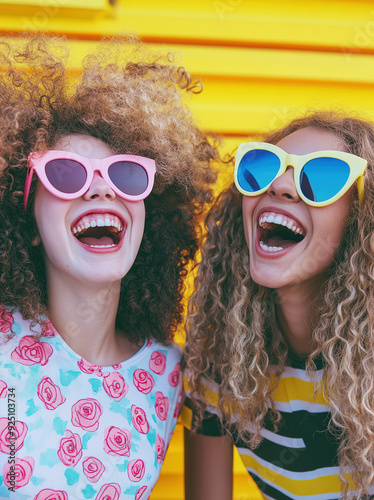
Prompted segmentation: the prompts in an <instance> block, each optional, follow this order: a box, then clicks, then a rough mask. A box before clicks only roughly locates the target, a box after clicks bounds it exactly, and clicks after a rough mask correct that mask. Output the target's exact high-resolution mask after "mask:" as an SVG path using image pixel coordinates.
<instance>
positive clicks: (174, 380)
mask: <svg viewBox="0 0 374 500" xmlns="http://www.w3.org/2000/svg"><path fill="white" fill-rule="evenodd" d="M180 373H181V364H180V363H177V364H176V365H175V367H174V370H173V371H172V372H171V373H169V377H168V381H169V384H170V385H171V386H172V387H177V385H178V384H179V377H180Z"/></svg>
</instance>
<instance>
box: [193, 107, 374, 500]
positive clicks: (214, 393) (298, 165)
mask: <svg viewBox="0 0 374 500" xmlns="http://www.w3.org/2000/svg"><path fill="white" fill-rule="evenodd" d="M265 141H266V142H265V143H249V144H244V145H241V146H240V147H239V150H238V153H237V155H236V171H235V184H236V185H234V184H233V185H231V186H230V187H229V188H228V189H227V190H226V191H224V192H223V193H222V194H221V196H220V197H219V199H218V200H217V202H216V203H215V205H214V206H213V208H212V209H211V211H210V213H209V214H208V217H207V231H208V233H207V238H206V242H205V246H204V249H203V254H202V262H201V264H200V268H199V274H198V277H197V280H196V291H195V293H194V295H193V297H192V300H191V304H190V314H189V318H188V323H187V327H188V328H187V344H186V389H187V395H188V398H187V401H186V404H185V407H184V411H183V414H184V420H185V424H186V427H190V428H191V427H192V432H189V431H186V436H187V439H186V467H187V468H186V499H187V500H192V499H193V500H200V499H201V500H231V498H232V472H231V466H232V444H233V443H234V444H235V445H236V446H237V448H238V450H239V453H240V454H241V457H242V459H243V462H244V464H245V466H246V468H247V470H248V471H249V473H250V474H251V476H252V477H253V479H254V480H255V482H256V483H257V485H258V487H259V488H260V490H261V492H262V494H263V495H264V497H265V498H270V499H282V500H283V499H293V500H295V499H306V498H308V499H315V500H317V499H318V500H320V499H326V500H327V499H329V500H331V499H337V498H356V499H361V498H368V497H370V495H372V494H373V493H374V355H373V353H374V279H373V278H374V126H373V124H372V123H370V122H368V121H365V120H360V119H355V118H352V117H349V116H342V115H340V114H334V113H330V112H326V113H314V114H310V115H308V116H306V117H303V118H300V119H296V120H294V121H292V122H291V123H290V124H289V125H287V126H286V127H284V128H282V129H281V130H278V131H276V132H274V133H272V134H271V135H269V136H268V137H266V138H265ZM347 153H348V154H347ZM366 164H367V166H366ZM365 168H366V170H365Z"/></svg>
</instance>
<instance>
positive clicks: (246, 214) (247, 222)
mask: <svg viewBox="0 0 374 500" xmlns="http://www.w3.org/2000/svg"><path fill="white" fill-rule="evenodd" d="M255 200H256V198H250V197H249V196H243V202H242V211H243V227H244V236H245V241H246V242H247V245H248V247H249V246H250V243H251V240H252V234H253V210H254V207H255V205H256V203H255Z"/></svg>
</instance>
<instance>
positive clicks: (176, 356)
mask: <svg viewBox="0 0 374 500" xmlns="http://www.w3.org/2000/svg"><path fill="white" fill-rule="evenodd" d="M147 349H148V351H149V353H150V355H151V357H153V358H155V359H156V358H157V356H158V355H160V356H161V357H164V356H165V358H166V360H167V362H168V364H169V363H172V362H175V363H180V362H181V360H182V356H183V351H182V348H181V347H180V346H179V345H178V344H176V343H175V342H172V343H171V344H168V345H164V344H161V343H159V342H156V341H155V340H153V339H151V340H150V341H149V342H148V344H147Z"/></svg>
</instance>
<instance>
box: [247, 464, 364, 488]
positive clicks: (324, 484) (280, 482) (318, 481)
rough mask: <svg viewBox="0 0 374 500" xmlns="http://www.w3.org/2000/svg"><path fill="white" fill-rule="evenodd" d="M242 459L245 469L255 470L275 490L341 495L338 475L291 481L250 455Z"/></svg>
mask: <svg viewBox="0 0 374 500" xmlns="http://www.w3.org/2000/svg"><path fill="white" fill-rule="evenodd" d="M241 458H242V460H243V463H244V465H245V467H247V468H249V469H253V470H255V471H256V474H258V475H259V476H261V477H262V478H263V479H264V480H266V481H268V482H270V483H272V484H274V485H275V488H283V489H284V490H286V491H288V492H290V493H291V494H293V495H300V496H305V494H306V492H307V493H308V495H322V494H326V493H340V491H341V484H340V479H339V476H338V475H337V474H330V475H328V476H323V477H317V478H315V479H289V478H287V477H285V476H283V475H281V474H279V473H278V472H275V471H274V470H272V469H271V464H270V467H265V466H263V465H261V464H259V463H258V462H257V460H256V459H255V458H254V457H252V456H250V455H241ZM289 460H290V459H288V461H289ZM295 460H297V457H295ZM346 477H347V479H348V480H349V482H350V483H351V484H350V486H351V488H352V487H354V485H353V483H352V480H351V479H350V477H349V476H346Z"/></svg>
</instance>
